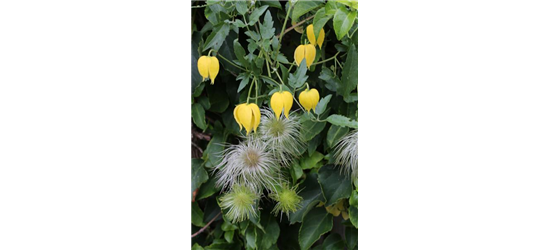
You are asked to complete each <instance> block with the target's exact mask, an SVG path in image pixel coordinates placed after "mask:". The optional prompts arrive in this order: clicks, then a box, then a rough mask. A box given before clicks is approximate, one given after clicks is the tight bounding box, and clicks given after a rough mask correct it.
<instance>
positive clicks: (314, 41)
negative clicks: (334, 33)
mask: <svg viewBox="0 0 549 250" xmlns="http://www.w3.org/2000/svg"><path fill="white" fill-rule="evenodd" d="M313 30H314V29H313V25H312V24H309V26H307V38H308V39H309V42H311V44H312V45H317V44H318V47H319V48H320V47H322V42H324V29H320V33H318V39H315V32H314V31H313Z"/></svg>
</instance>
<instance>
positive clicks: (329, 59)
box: [311, 52, 339, 66]
mask: <svg viewBox="0 0 549 250" xmlns="http://www.w3.org/2000/svg"><path fill="white" fill-rule="evenodd" d="M338 54H339V52H337V53H336V54H335V55H334V56H332V57H330V58H328V59H326V60H323V61H319V62H316V63H313V64H311V66H313V65H317V64H321V63H325V62H327V61H331V60H333V59H334V58H336V56H337V55H338Z"/></svg>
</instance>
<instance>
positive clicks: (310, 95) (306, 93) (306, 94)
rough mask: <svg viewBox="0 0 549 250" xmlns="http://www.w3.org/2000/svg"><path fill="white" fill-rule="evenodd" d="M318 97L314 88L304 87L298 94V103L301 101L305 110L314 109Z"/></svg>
mask: <svg viewBox="0 0 549 250" xmlns="http://www.w3.org/2000/svg"><path fill="white" fill-rule="evenodd" d="M319 99H320V96H319V95H318V91H317V90H316V89H306V90H303V91H302V92H301V93H300V94H299V103H301V105H302V106H303V108H305V110H307V112H309V110H311V109H313V111H316V105H317V104H318V100H319Z"/></svg>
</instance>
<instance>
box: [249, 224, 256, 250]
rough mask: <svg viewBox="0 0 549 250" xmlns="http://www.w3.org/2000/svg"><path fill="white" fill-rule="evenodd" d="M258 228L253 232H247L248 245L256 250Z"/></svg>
mask: <svg viewBox="0 0 549 250" xmlns="http://www.w3.org/2000/svg"><path fill="white" fill-rule="evenodd" d="M256 230H257V229H256V228H255V227H254V228H253V230H250V229H248V230H246V245H247V246H248V247H250V248H252V249H255V248H257V244H256V242H255V241H256V239H257V234H256Z"/></svg>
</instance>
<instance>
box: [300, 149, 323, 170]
mask: <svg viewBox="0 0 549 250" xmlns="http://www.w3.org/2000/svg"><path fill="white" fill-rule="evenodd" d="M323 158H324V155H323V154H321V153H319V152H314V153H313V154H312V155H311V156H308V157H303V158H301V160H300V161H299V163H300V165H301V168H302V169H311V168H314V167H315V166H316V164H317V163H319V162H320V161H321V160H322V159H323Z"/></svg>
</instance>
